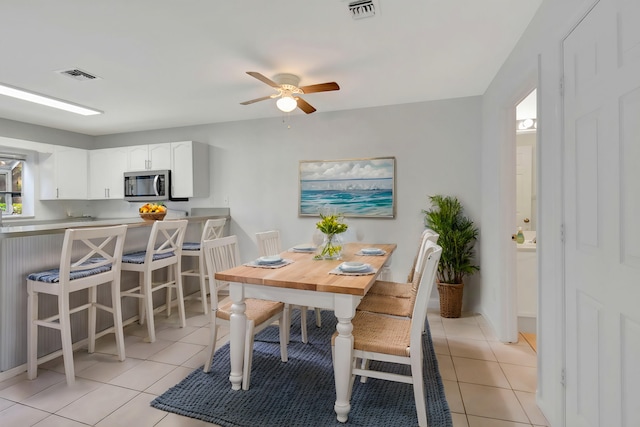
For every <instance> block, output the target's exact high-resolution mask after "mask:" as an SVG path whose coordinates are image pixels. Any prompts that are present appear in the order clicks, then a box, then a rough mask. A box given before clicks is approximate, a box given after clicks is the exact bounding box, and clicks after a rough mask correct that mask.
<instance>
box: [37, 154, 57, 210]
mask: <svg viewBox="0 0 640 427" xmlns="http://www.w3.org/2000/svg"><path fill="white" fill-rule="evenodd" d="M38 171H39V173H40V180H39V181H40V200H54V199H57V198H58V191H57V187H58V186H57V183H56V155H55V152H52V153H38Z"/></svg>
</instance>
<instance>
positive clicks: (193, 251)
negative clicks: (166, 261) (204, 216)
mask: <svg viewBox="0 0 640 427" xmlns="http://www.w3.org/2000/svg"><path fill="white" fill-rule="evenodd" d="M226 222H227V219H226V218H214V219H208V220H207V221H206V222H205V223H204V227H202V234H201V236H200V241H199V242H184V243H183V244H182V256H183V257H187V258H192V259H193V258H197V265H198V266H197V268H192V269H189V270H184V271H183V272H182V277H183V282H184V278H185V277H197V278H198V281H199V283H200V297H199V298H200V300H202V310H203V313H204V314H207V313H208V311H209V310H208V308H207V272H206V265H205V264H206V263H205V262H204V257H203V256H202V243H203V242H204V241H205V240H211V239H218V238H220V237H222V235H223V234H224V226H225V224H226ZM189 298H190V296H186V297H185V299H189ZM169 313H171V311H169Z"/></svg>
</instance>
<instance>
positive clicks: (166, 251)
mask: <svg viewBox="0 0 640 427" xmlns="http://www.w3.org/2000/svg"><path fill="white" fill-rule="evenodd" d="M187 224H188V221H187V220H185V219H183V220H171V221H155V222H154V223H153V226H152V227H151V235H150V236H149V242H148V243H147V249H146V250H144V251H137V252H131V253H127V254H124V255H122V271H136V272H138V274H139V282H138V283H139V284H138V286H136V287H134V288H132V289H128V290H126V291H121V292H120V296H121V297H133V298H138V300H139V310H138V312H139V320H140V324H144V321H145V318H146V321H147V329H148V331H149V342H155V340H156V332H155V326H154V320H153V315H154V309H153V293H154V292H156V291H159V290H161V289H166V295H167V297H166V303H165V306H164V307H159V308H158V309H156V311H161V310H162V309H167V313H168V314H167V315H169V314H170V310H169V307H170V306H171V299H170V298H171V292H170V289H172V288H175V289H176V293H177V302H178V313H179V315H180V325H181V327H182V328H184V327H185V326H186V319H185V312H184V295H183V292H182V275H181V274H180V270H181V265H182V261H181V260H182V243H183V241H184V234H185V231H186V229H187ZM166 267H168V269H169V270H168V272H167V279H166V281H160V282H154V281H153V272H154V271H156V270H160V269H163V268H166Z"/></svg>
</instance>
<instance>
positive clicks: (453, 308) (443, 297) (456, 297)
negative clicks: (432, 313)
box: [438, 282, 464, 318]
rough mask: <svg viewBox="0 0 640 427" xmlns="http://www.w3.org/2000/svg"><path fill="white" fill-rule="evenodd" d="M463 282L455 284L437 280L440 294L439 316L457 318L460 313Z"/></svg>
mask: <svg viewBox="0 0 640 427" xmlns="http://www.w3.org/2000/svg"><path fill="white" fill-rule="evenodd" d="M463 287H464V283H460V284H457V285H454V284H450V283H440V282H438V293H439V294H440V316H441V317H447V318H458V317H460V315H461V313H462V288H463Z"/></svg>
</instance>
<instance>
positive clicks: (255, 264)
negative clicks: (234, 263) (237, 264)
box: [242, 259, 293, 268]
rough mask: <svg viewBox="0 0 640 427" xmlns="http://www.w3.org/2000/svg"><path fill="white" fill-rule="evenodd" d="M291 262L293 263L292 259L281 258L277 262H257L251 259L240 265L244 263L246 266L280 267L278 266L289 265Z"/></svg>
mask: <svg viewBox="0 0 640 427" xmlns="http://www.w3.org/2000/svg"><path fill="white" fill-rule="evenodd" d="M291 263H293V260H292V259H283V260H282V262H280V263H278V264H258V263H257V262H255V261H251V262H248V263H246V264H242V265H245V266H247V267H256V268H280V267H284V266H285V265H289V264H291Z"/></svg>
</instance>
